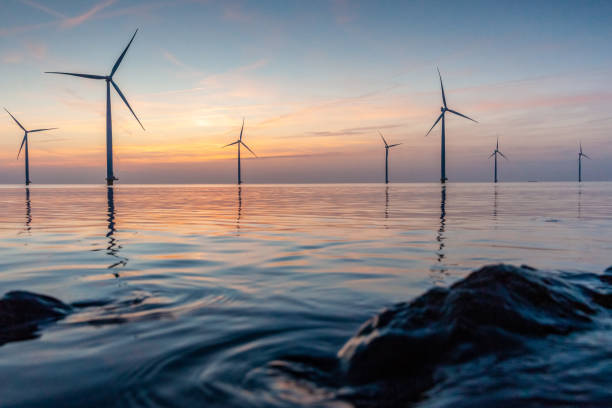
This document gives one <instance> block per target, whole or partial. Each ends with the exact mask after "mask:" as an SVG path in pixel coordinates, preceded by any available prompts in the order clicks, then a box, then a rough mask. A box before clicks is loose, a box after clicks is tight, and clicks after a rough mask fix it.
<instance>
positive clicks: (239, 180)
mask: <svg viewBox="0 0 612 408" xmlns="http://www.w3.org/2000/svg"><path fill="white" fill-rule="evenodd" d="M243 130H244V118H242V127H241V128H240V137H239V138H238V140H236V141H235V142H232V143H229V144H226V145H225V146H223V147H228V146H231V145H238V184H242V178H241V177H240V145H243V146H244V147H246V148H247V150H248V151H249V152H251V153H253V156H255V157H257V155H256V154H255V152H254V151H252V150H251V148H250V147H249V146H247V145H246V143H244V142H243V141H242V131H243Z"/></svg>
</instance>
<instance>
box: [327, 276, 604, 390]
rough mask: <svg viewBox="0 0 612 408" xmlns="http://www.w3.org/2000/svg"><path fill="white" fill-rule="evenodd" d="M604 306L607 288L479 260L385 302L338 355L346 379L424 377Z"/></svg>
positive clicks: (567, 326) (580, 325) (587, 323)
mask: <svg viewBox="0 0 612 408" xmlns="http://www.w3.org/2000/svg"><path fill="white" fill-rule="evenodd" d="M611 306H612V298H611V297H610V295H609V294H606V293H599V292H596V291H595V290H593V289H590V288H588V287H586V286H583V285H580V284H577V283H573V282H569V281H567V280H564V279H562V278H560V277H559V276H558V275H555V274H553V273H550V272H543V271H536V270H535V269H533V268H524V267H522V268H517V267H514V266H509V265H494V266H485V267H483V268H481V269H479V270H477V271H475V272H473V273H472V274H470V275H469V276H468V277H467V278H465V279H463V280H461V281H459V282H457V283H455V284H454V285H452V286H451V287H450V288H448V289H447V288H438V287H437V288H433V289H431V290H429V291H428V292H427V293H425V294H424V295H422V296H420V297H418V298H417V299H415V300H414V301H412V302H410V303H400V304H397V305H395V306H393V307H391V308H389V309H386V310H384V311H383V312H381V313H380V314H379V315H377V316H375V317H373V318H372V319H370V320H369V321H367V322H366V323H365V324H364V325H363V326H362V327H361V328H360V329H359V331H358V333H357V335H355V336H354V337H353V338H351V339H350V340H349V341H348V342H347V343H346V344H345V345H344V347H342V349H341V350H340V351H339V353H338V356H339V358H340V362H341V365H342V369H343V372H344V374H345V375H346V376H347V379H348V380H349V381H350V382H351V383H353V384H364V383H368V382H372V381H380V380H389V379H391V380H393V379H398V378H420V380H419V381H420V382H423V378H430V379H431V378H432V375H433V372H434V370H435V368H436V367H438V366H440V365H449V364H457V363H461V362H464V361H467V360H470V359H472V358H476V357H480V356H483V355H486V354H494V355H498V356H501V355H503V354H506V353H512V352H514V353H516V352H517V351H519V350H520V349H521V345H522V344H523V342H524V339H525V338H537V337H544V336H547V335H563V334H568V333H571V332H573V331H577V330H583V329H586V328H589V327H591V323H592V318H593V316H594V315H595V314H596V313H597V312H598V309H599V308H600V307H603V308H609V307H611ZM432 381H433V379H432ZM425 383H427V381H425Z"/></svg>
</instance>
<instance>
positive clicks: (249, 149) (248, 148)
mask: <svg viewBox="0 0 612 408" xmlns="http://www.w3.org/2000/svg"><path fill="white" fill-rule="evenodd" d="M240 143H241V144H242V145H243V146H244V147H246V148H247V150H248V151H249V152H251V153H253V156H255V157H257V155H256V154H255V152H254V151H252V150H251V148H250V147H249V146H247V145H246V144H245V143H244V142H243V141H242V140H241V141H240Z"/></svg>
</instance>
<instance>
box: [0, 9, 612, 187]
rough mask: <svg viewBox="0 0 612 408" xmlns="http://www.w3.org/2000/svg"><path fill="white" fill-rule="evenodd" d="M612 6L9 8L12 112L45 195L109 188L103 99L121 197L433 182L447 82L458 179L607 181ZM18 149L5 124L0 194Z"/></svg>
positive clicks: (2, 39)
mask: <svg viewBox="0 0 612 408" xmlns="http://www.w3.org/2000/svg"><path fill="white" fill-rule="evenodd" d="M611 23H612V2H609V1H588V0H585V1H560V0H558V1H545V0H542V1H537V2H533V1H516V2H510V1H506V2H491V1H458V2H452V4H451V2H446V1H435V0H431V1H397V2H394V1H377V2H372V1H363V2H361V1H352V0H335V1H332V0H330V1H324V0H313V1H289V0H285V1H213V0H210V1H206V0H202V1H197V0H175V1H165V0H148V1H128V0H93V1H83V0H48V1H44V0H0V90H1V91H0V106H3V107H6V108H7V109H8V110H9V111H10V112H11V113H12V114H13V115H14V116H15V117H16V118H17V119H18V120H19V121H20V122H21V123H22V124H23V125H24V126H25V127H26V128H30V129H33V128H46V127H58V128H59V129H58V130H54V131H49V132H46V133H36V134H32V135H30V138H29V141H30V142H29V143H30V150H29V151H30V173H31V179H32V181H33V183H39V184H45V183H103V182H104V177H105V174H106V170H105V168H106V167H105V166H106V154H105V149H106V145H105V137H106V136H105V135H106V130H105V112H106V111H105V109H106V104H105V98H106V92H105V84H104V81H94V80H88V79H81V78H76V77H68V76H59V75H50V74H44V73H43V72H44V71H68V72H78V73H88V74H98V75H107V74H108V73H109V72H110V70H111V68H112V66H113V64H114V63H115V60H116V59H117V58H118V57H119V55H120V54H121V52H122V51H123V49H124V47H125V46H126V45H127V43H128V41H129V39H130V37H131V35H132V34H133V33H134V31H135V29H136V28H138V29H139V31H138V34H137V35H136V38H135V40H134V42H133V44H132V46H131V47H130V49H129V51H128V52H127V54H126V56H125V58H124V60H123V62H122V64H121V66H120V67H119V69H118V70H117V73H116V74H115V76H114V80H115V81H116V82H117V84H118V85H119V87H120V88H121V90H122V92H123V93H124V94H125V96H126V97H127V99H128V101H129V103H130V105H131V106H132V108H133V109H134V111H135V112H136V114H137V115H138V117H139V119H140V120H141V121H142V123H143V125H144V127H145V128H146V130H144V131H143V130H142V129H141V128H140V126H139V125H138V123H137V122H136V120H135V119H134V118H133V116H132V115H131V113H130V112H129V110H128V109H127V108H126V107H125V105H124V104H123V102H122V101H121V99H120V98H119V96H118V95H117V94H116V93H113V95H112V116H113V143H114V154H113V156H114V160H115V173H116V175H117V176H118V177H119V179H120V182H121V183H232V182H234V181H235V179H236V149H235V146H232V147H228V148H225V149H224V148H222V146H223V145H225V144H228V143H230V142H233V141H234V140H236V139H237V137H238V134H239V132H240V125H241V122H242V118H243V117H244V118H246V125H245V132H244V135H245V136H244V141H245V142H246V143H247V144H248V146H249V147H251V149H253V150H254V151H255V153H257V155H258V157H257V158H254V157H252V156H249V155H248V153H247V152H245V151H244V150H243V158H244V160H243V178H244V180H245V182H247V183H310V182H378V181H382V180H384V154H385V152H384V145H383V143H382V141H381V140H380V137H379V136H378V133H377V132H378V131H380V132H382V133H383V134H384V135H385V137H386V139H387V140H388V141H389V142H390V143H402V145H401V146H398V147H395V148H393V149H392V151H391V152H390V157H389V166H390V178H391V181H396V182H420V181H423V182H427V181H437V180H439V178H440V130H439V128H438V127H437V128H436V129H434V130H433V131H432V132H431V134H430V135H429V136H427V137H425V134H426V133H427V131H428V130H429V128H430V127H431V125H432V124H433V123H434V121H435V119H436V118H437V116H438V115H439V114H440V106H441V102H442V101H441V95H440V84H439V79H438V76H437V75H438V74H437V71H436V67H439V69H440V72H441V73H442V77H443V80H444V86H445V91H446V98H447V102H448V105H449V107H450V108H451V109H455V110H457V111H459V112H461V113H463V114H466V115H468V116H470V117H472V118H474V119H476V120H477V121H478V122H479V123H478V124H476V123H474V122H470V121H468V120H465V119H463V118H460V117H448V118H447V123H446V125H447V127H446V129H447V130H446V139H447V145H446V146H447V177H448V178H449V180H450V181H489V180H491V179H492V176H493V161H492V159H490V158H488V156H489V155H490V154H491V152H492V151H493V149H494V147H495V140H496V137H499V140H500V149H501V151H502V152H503V153H504V154H505V155H506V156H507V157H508V160H507V161H506V160H503V159H502V161H501V162H500V178H501V180H502V181H526V180H542V181H562V180H575V179H576V178H577V153H578V143H579V141H582V145H583V148H584V151H585V153H587V154H588V155H589V156H590V157H591V158H592V160H585V161H584V163H583V176H584V178H585V180H610V179H611V178H612V160H609V158H610V156H611V155H612V147H611V145H610V143H609V140H610V139H611V137H612V109H610V107H611V106H612V81H611V80H610V78H611V77H612V75H611V74H612V53H610V52H609V50H610V39H612V24H611ZM22 137H23V132H22V131H21V130H20V129H19V128H18V127H17V125H16V124H15V123H14V122H13V121H12V120H11V118H10V117H9V116H8V114H6V112H4V111H2V119H0V183H22V182H23V179H24V175H23V173H24V161H23V157H20V158H19V159H18V160H17V159H16V157H17V152H18V150H19V145H20V143H21V139H22Z"/></svg>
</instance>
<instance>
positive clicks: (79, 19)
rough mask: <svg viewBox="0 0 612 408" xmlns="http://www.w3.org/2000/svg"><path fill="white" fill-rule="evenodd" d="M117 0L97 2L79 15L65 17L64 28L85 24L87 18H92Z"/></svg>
mask: <svg viewBox="0 0 612 408" xmlns="http://www.w3.org/2000/svg"><path fill="white" fill-rule="evenodd" d="M115 1H116V0H105V1H103V2H101V3H98V4H96V5H95V6H93V7H92V8H91V9H90V10H89V11H87V12H85V13H83V14H81V15H78V16H76V17H71V18H67V19H64V21H62V24H61V26H62V27H63V28H72V27H75V26H78V25H81V24H83V23H84V22H86V21H87V20H89V19H90V18H92V17H93V16H94V15H96V13H98V12H99V11H101V10H103V9H105V8H106V7H108V6H110V5H111V4H113V3H115Z"/></svg>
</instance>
